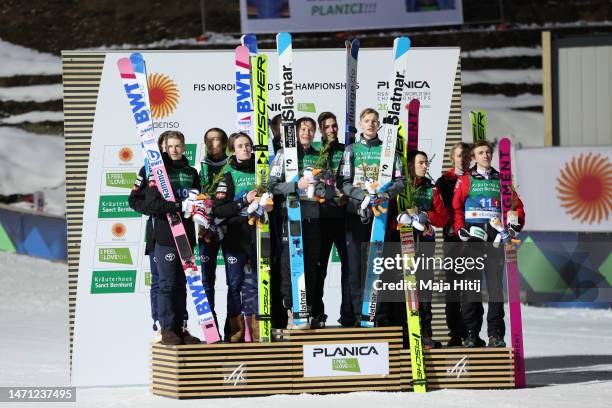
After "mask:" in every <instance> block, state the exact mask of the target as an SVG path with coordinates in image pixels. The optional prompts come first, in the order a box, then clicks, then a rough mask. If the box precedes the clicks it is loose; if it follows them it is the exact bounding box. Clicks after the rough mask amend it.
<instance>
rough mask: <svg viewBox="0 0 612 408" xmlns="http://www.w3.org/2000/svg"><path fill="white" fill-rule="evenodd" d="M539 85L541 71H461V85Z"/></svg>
mask: <svg viewBox="0 0 612 408" xmlns="http://www.w3.org/2000/svg"><path fill="white" fill-rule="evenodd" d="M480 83H485V84H541V83H542V70H541V69H483V70H480V71H462V72H461V84H462V85H472V84H480Z"/></svg>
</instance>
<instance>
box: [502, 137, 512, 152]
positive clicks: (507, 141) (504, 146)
mask: <svg viewBox="0 0 612 408" xmlns="http://www.w3.org/2000/svg"><path fill="white" fill-rule="evenodd" d="M511 146H512V141H511V140H510V139H508V138H507V137H504V138H501V139H500V140H499V150H510V147H511Z"/></svg>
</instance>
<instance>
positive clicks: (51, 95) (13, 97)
mask: <svg viewBox="0 0 612 408" xmlns="http://www.w3.org/2000/svg"><path fill="white" fill-rule="evenodd" d="M57 99H62V84H52V85H32V86H13V87H8V88H0V100H2V101H16V102H28V101H32V102H46V101H54V100H57Z"/></svg>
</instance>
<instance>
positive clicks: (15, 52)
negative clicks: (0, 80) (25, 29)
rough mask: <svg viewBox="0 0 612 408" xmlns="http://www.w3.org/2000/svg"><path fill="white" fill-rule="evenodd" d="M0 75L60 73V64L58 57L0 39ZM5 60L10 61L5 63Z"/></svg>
mask: <svg viewBox="0 0 612 408" xmlns="http://www.w3.org/2000/svg"><path fill="white" fill-rule="evenodd" d="M0 60H1V61H3V63H2V64H0V76H3V77H10V76H14V75H60V74H61V73H62V65H61V60H60V58H59V57H57V56H55V55H52V54H47V53H43V52H38V51H36V50H33V49H31V48H26V47H22V46H20V45H15V44H11V43H9V42H6V41H3V40H1V39H0ZM5 61H10V63H6V62H5Z"/></svg>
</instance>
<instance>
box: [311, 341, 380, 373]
mask: <svg viewBox="0 0 612 408" xmlns="http://www.w3.org/2000/svg"><path fill="white" fill-rule="evenodd" d="M303 359H304V377H341V376H360V375H389V343H346V344H343V343H339V344H315V345H304V346H303Z"/></svg>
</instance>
